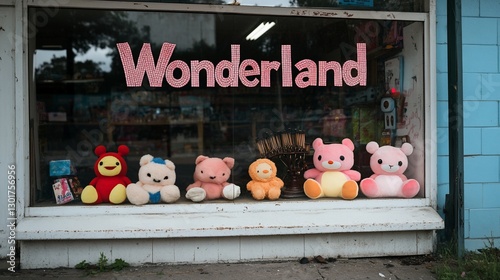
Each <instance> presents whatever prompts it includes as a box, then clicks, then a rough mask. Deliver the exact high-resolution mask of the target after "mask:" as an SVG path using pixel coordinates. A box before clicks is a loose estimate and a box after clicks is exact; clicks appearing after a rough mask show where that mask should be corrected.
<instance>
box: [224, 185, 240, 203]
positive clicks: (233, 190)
mask: <svg viewBox="0 0 500 280" xmlns="http://www.w3.org/2000/svg"><path fill="white" fill-rule="evenodd" d="M240 194H241V189H240V187H239V186H237V185H235V184H229V185H227V186H225V187H224V189H222V196H223V197H225V198H226V199H229V200H233V199H235V198H237V197H238V196H240Z"/></svg>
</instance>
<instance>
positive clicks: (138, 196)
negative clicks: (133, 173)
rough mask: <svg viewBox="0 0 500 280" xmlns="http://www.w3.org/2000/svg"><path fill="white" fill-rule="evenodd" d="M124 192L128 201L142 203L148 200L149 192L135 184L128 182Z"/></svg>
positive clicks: (135, 203) (136, 203)
mask: <svg viewBox="0 0 500 280" xmlns="http://www.w3.org/2000/svg"><path fill="white" fill-rule="evenodd" d="M126 194H127V198H128V201H129V202H130V203H132V204H134V205H144V204H146V203H148V202H149V193H148V192H147V191H146V190H144V189H143V188H142V187H141V186H139V185H137V184H129V185H128V186H127V189H126Z"/></svg>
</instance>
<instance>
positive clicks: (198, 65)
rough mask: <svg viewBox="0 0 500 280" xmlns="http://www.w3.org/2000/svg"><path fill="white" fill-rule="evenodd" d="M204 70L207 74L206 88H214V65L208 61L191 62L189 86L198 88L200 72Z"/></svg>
mask: <svg viewBox="0 0 500 280" xmlns="http://www.w3.org/2000/svg"><path fill="white" fill-rule="evenodd" d="M201 70H205V71H206V73H207V87H214V86H215V78H214V73H215V72H214V64H213V63H212V62H210V61H208V60H202V61H201V62H200V61H198V60H193V61H191V86H192V87H199V86H200V71H201Z"/></svg>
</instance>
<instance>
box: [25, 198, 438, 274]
mask: <svg viewBox="0 0 500 280" xmlns="http://www.w3.org/2000/svg"><path fill="white" fill-rule="evenodd" d="M426 204H428V201H427V200H426V199H410V200H403V199H398V200H366V199H357V200H355V201H338V200H335V201H332V200H317V201H312V200H308V201H303V200H302V201H275V202H269V201H266V202H255V201H251V200H249V201H247V202H246V203H242V202H241V201H240V202H239V203H236V202H221V203H217V202H215V203H201V204H172V205H146V206H141V207H138V206H133V205H120V206H77V207H41V208H31V209H28V211H27V214H28V217H26V218H23V219H21V220H20V222H19V224H18V227H17V230H18V231H17V239H18V241H19V242H20V244H21V267H22V268H50V267H73V266H74V265H76V264H77V263H79V262H81V261H83V260H86V261H87V262H91V263H95V262H97V260H98V259H99V255H100V253H104V254H105V255H106V257H107V258H108V259H109V260H114V259H117V258H121V259H123V260H125V261H127V262H128V263H130V264H132V265H139V264H143V263H176V264H179V263H213V262H246V261H263V260H288V259H297V258H301V257H310V256H315V255H322V256H324V257H339V256H340V257H347V258H356V257H376V256H399V255H422V254H428V253H431V252H432V251H433V249H434V245H435V230H437V229H442V228H443V227H444V223H443V220H442V219H441V217H440V216H439V215H438V214H437V213H436V211H435V210H434V209H433V208H432V207H429V206H426ZM55 210H57V213H58V215H57V216H55V214H54V211H55Z"/></svg>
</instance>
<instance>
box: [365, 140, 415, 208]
mask: <svg viewBox="0 0 500 280" xmlns="http://www.w3.org/2000/svg"><path fill="white" fill-rule="evenodd" d="M366 151H367V152H369V153H370V154H372V156H371V157H370V167H371V169H372V171H373V173H374V174H373V175H372V176H370V177H369V178H366V179H363V180H362V181H361V183H360V188H361V191H362V192H363V194H364V195H366V196H367V197H370V198H375V197H402V198H411V197H414V196H415V195H417V193H418V192H419V191H420V184H419V183H418V181H417V180H415V179H408V178H406V176H405V175H404V174H403V173H404V172H405V171H406V168H407V167H408V157H407V156H409V155H411V154H412V153H413V146H412V145H411V144H410V143H404V144H403V145H402V146H401V148H396V147H392V146H388V145H387V146H382V147H379V145H378V143H377V142H374V141H372V142H370V143H368V144H367V145H366Z"/></svg>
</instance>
